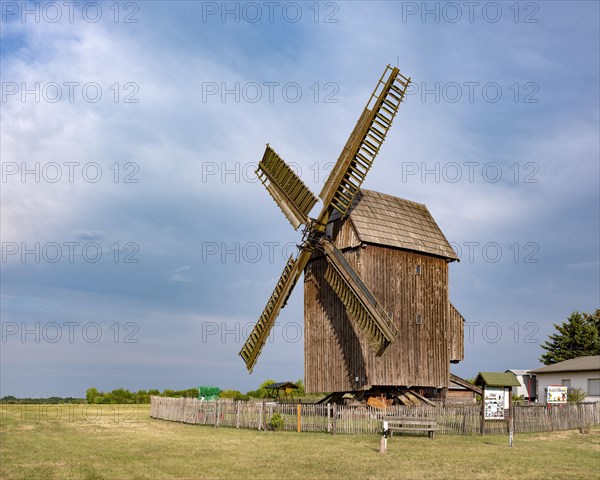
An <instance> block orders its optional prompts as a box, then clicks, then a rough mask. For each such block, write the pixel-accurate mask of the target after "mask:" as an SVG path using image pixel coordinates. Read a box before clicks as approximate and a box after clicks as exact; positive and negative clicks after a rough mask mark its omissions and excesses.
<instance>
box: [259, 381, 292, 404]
mask: <svg viewBox="0 0 600 480" xmlns="http://www.w3.org/2000/svg"><path fill="white" fill-rule="evenodd" d="M299 388H300V387H299V386H298V385H296V384H295V383H292V382H277V383H271V384H270V385H265V389H267V390H270V391H271V392H272V393H271V395H272V396H273V398H276V399H277V401H278V402H280V401H281V400H286V399H291V400H294V396H293V392H294V390H298V389H299Z"/></svg>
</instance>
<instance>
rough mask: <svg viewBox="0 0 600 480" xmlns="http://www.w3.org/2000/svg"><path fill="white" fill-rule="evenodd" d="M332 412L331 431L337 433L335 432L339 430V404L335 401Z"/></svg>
mask: <svg viewBox="0 0 600 480" xmlns="http://www.w3.org/2000/svg"><path fill="white" fill-rule="evenodd" d="M331 414H332V415H333V429H332V431H331V434H332V435H335V432H336V430H337V405H336V404H335V403H334V404H333V409H332V412H331Z"/></svg>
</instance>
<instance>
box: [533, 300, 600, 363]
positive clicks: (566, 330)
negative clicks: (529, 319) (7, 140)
mask: <svg viewBox="0 0 600 480" xmlns="http://www.w3.org/2000/svg"><path fill="white" fill-rule="evenodd" d="M599 315H600V311H599V310H596V312H595V313H594V314H586V313H583V314H582V313H579V312H577V311H576V312H573V313H572V314H571V315H570V316H569V318H567V320H566V321H565V322H563V323H562V324H560V325H558V324H556V323H555V324H554V328H556V330H557V331H558V332H557V333H554V334H552V335H549V336H548V338H549V340H547V341H546V342H545V344H544V345H542V348H543V349H544V350H546V353H544V354H543V355H542V356H541V357H540V361H541V362H542V363H543V364H544V365H552V364H553V363H558V362H563V361H565V360H569V359H571V358H576V357H582V356H586V355H600V339H599V337H598V327H597V326H596V325H597V324H598V316H599Z"/></svg>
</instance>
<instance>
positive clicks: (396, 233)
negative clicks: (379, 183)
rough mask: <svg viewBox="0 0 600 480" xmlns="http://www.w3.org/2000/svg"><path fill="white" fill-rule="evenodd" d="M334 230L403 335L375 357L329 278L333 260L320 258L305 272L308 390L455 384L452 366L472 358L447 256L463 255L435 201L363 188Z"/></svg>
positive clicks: (331, 225)
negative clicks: (441, 222) (452, 294)
mask: <svg viewBox="0 0 600 480" xmlns="http://www.w3.org/2000/svg"><path fill="white" fill-rule="evenodd" d="M327 230H328V232H329V233H330V236H331V238H332V241H333V243H334V244H335V245H336V247H337V248H338V249H339V250H340V251H342V253H343V254H344V257H345V258H346V259H347V260H348V263H350V265H352V267H353V268H354V270H355V271H356V272H357V274H358V275H359V276H360V277H361V278H362V280H363V281H364V283H365V284H366V285H367V287H368V288H369V290H370V291H371V292H372V293H373V295H374V296H375V297H376V298H377V299H378V300H379V301H380V302H381V304H382V305H385V309H386V311H388V312H389V313H390V314H391V318H392V322H393V323H394V325H395V326H396V328H397V331H398V336H397V339H396V341H395V342H393V343H392V344H391V345H390V346H389V347H388V348H387V349H386V351H385V353H384V354H383V355H382V356H381V357H376V355H375V354H374V353H373V352H372V350H371V349H370V348H369V346H368V341H367V338H366V337H365V335H364V334H363V332H361V331H360V330H356V329H355V328H353V326H352V320H351V318H350V317H349V316H348V314H347V313H346V311H345V308H344V305H343V304H342V302H341V301H340V299H339V297H338V295H337V294H336V293H335V291H334V290H333V288H332V287H331V286H330V284H329V283H328V282H327V280H326V278H325V272H326V270H327V261H326V259H325V258H324V256H323V255H318V254H317V255H313V258H312V259H311V260H310V262H309V263H308V265H307V267H306V270H305V274H304V319H305V320H304V321H305V331H304V375H305V389H306V391H307V392H349V391H360V390H370V389H372V388H377V387H379V388H378V390H380V391H382V390H384V387H388V386H411V387H424V388H435V389H443V388H445V387H447V386H448V384H449V380H450V379H449V375H450V372H449V365H450V363H454V362H458V361H460V360H462V359H463V357H464V345H463V338H464V326H463V318H462V316H461V315H460V313H458V311H457V310H456V309H455V308H454V306H453V305H452V304H451V303H450V302H449V299H448V262H450V261H452V260H456V259H457V257H456V254H455V252H454V250H453V249H452V247H451V246H450V245H449V243H448V241H447V240H446V238H445V237H444V235H443V234H442V232H441V231H440V229H439V227H438V226H437V224H436V222H435V221H434V219H433V218H432V216H431V215H430V213H429V211H428V210H427V207H425V205H421V204H418V203H414V202H410V201H408V200H403V199H400V198H397V197H392V196H390V195H384V194H382V193H378V192H372V191H369V190H361V194H360V195H359V196H358V197H357V199H356V201H355V206H353V208H352V209H351V210H350V212H349V215H348V216H347V217H345V218H340V217H339V216H335V217H334V218H332V219H331V221H330V223H329V225H328V228H327Z"/></svg>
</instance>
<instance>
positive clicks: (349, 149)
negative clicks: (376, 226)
mask: <svg viewBox="0 0 600 480" xmlns="http://www.w3.org/2000/svg"><path fill="white" fill-rule="evenodd" d="M409 83H410V78H407V77H405V76H404V75H402V74H401V73H400V71H399V70H398V69H397V68H395V67H394V68H392V67H390V66H389V65H388V66H387V67H386V69H385V71H384V72H383V75H382V76H381V78H380V80H379V82H378V83H377V86H376V87H375V90H374V91H373V93H372V95H371V98H370V99H369V101H368V102H367V106H366V107H365V109H364V111H363V113H362V115H361V116H360V118H359V119H358V122H357V123H356V126H355V127H354V130H353V131H352V134H351V135H350V138H349V139H348V142H347V143H346V145H345V146H344V149H343V150H342V153H341V154H340V156H339V158H338V160H337V162H336V164H335V166H334V167H333V170H332V172H331V174H330V175H329V178H328V179H327V182H326V183H325V185H324V187H323V190H322V191H321V193H320V195H319V196H320V197H321V200H323V204H324V205H325V206H326V207H327V208H328V207H329V206H331V207H333V208H334V209H336V210H337V211H338V212H340V213H341V214H342V216H343V215H345V214H346V213H347V211H348V209H349V208H350V207H351V206H352V202H353V200H354V198H355V197H356V195H357V194H358V192H359V188H360V186H361V185H362V183H363V181H364V179H365V177H366V175H367V173H368V172H369V170H370V168H371V165H372V164H373V161H374V160H375V157H376V156H377V153H379V149H380V148H381V145H382V144H383V141H384V140H385V137H386V135H387V132H388V130H389V129H390V127H391V126H392V121H393V120H394V117H395V116H396V113H397V112H398V108H399V107H400V103H401V102H402V99H403V98H404V95H405V93H406V89H407V87H408V85H409Z"/></svg>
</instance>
